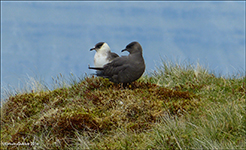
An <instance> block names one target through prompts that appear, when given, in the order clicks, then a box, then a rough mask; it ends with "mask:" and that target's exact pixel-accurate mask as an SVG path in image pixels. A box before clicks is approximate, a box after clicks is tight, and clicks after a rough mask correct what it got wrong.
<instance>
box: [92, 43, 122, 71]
mask: <svg viewBox="0 0 246 150" xmlns="http://www.w3.org/2000/svg"><path fill="white" fill-rule="evenodd" d="M93 50H95V51H96V53H95V56H94V66H95V67H103V65H105V64H107V63H109V62H111V61H112V60H113V59H114V58H117V57H119V55H117V54H116V53H112V52H111V50H110V47H109V46H108V44H107V43H105V42H99V43H97V44H96V45H95V47H94V48H91V49H90V51H93Z"/></svg>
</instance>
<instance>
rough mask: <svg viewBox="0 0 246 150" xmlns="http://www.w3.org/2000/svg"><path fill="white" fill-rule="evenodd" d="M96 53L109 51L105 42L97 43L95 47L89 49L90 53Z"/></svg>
mask: <svg viewBox="0 0 246 150" xmlns="http://www.w3.org/2000/svg"><path fill="white" fill-rule="evenodd" d="M93 50H95V51H97V52H99V51H100V52H108V51H110V47H109V46H108V44H107V43H105V42H99V43H97V44H96V45H95V47H93V48H91V49H90V51H93Z"/></svg>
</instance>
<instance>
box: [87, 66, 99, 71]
mask: <svg viewBox="0 0 246 150" xmlns="http://www.w3.org/2000/svg"><path fill="white" fill-rule="evenodd" d="M88 68H89V69H94V70H103V68H99V67H90V66H88Z"/></svg>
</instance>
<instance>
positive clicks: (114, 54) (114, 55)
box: [110, 53, 119, 59]
mask: <svg viewBox="0 0 246 150" xmlns="http://www.w3.org/2000/svg"><path fill="white" fill-rule="evenodd" d="M117 57H119V55H118V54H116V53H111V58H110V59H114V58H117Z"/></svg>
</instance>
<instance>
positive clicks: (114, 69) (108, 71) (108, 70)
mask: <svg viewBox="0 0 246 150" xmlns="http://www.w3.org/2000/svg"><path fill="white" fill-rule="evenodd" d="M127 61H128V59H127V57H126V56H122V57H117V58H115V59H114V60H113V61H112V62H111V63H108V64H106V65H104V66H103V68H104V74H105V75H109V76H113V75H115V74H118V73H119V72H120V71H122V70H124V69H125V68H127V67H128V64H127Z"/></svg>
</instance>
